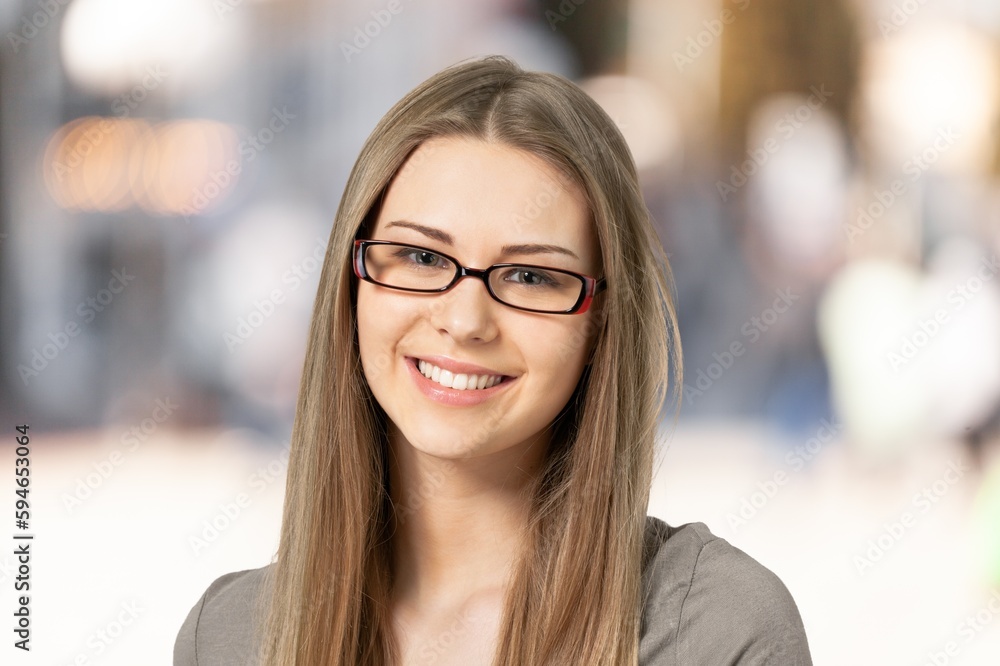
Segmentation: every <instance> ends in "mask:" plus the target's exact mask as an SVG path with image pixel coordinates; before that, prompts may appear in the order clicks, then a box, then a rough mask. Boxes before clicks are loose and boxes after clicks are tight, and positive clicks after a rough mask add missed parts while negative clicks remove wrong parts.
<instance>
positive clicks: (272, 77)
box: [0, 0, 1000, 666]
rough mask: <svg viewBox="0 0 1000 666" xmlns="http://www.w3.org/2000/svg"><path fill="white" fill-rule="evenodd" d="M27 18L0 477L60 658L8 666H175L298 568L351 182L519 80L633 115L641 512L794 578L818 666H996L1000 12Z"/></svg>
mask: <svg viewBox="0 0 1000 666" xmlns="http://www.w3.org/2000/svg"><path fill="white" fill-rule="evenodd" d="M0 28H2V30H0V36H2V39H3V44H2V45H0V123H2V124H0V200H2V205H0V306H2V309H0V366H2V369H3V372H2V377H0V426H2V429H3V435H2V436H3V438H4V440H3V441H4V442H5V447H4V448H5V449H9V451H8V453H7V454H5V455H3V456H0V475H2V477H3V479H5V480H4V481H3V482H2V483H3V487H4V488H10V489H11V490H13V488H14V485H13V483H12V481H11V480H12V479H13V478H14V474H13V471H14V457H15V454H14V452H13V451H14V446H15V441H14V438H15V436H16V434H17V433H16V432H15V427H16V426H17V425H21V424H27V425H29V428H30V429H29V435H30V437H31V451H32V453H31V473H32V477H31V478H32V486H31V488H32V494H31V501H32V529H31V531H32V532H33V533H34V534H35V535H36V537H35V541H34V542H33V549H34V550H33V560H32V567H33V568H32V576H33V580H32V602H31V603H32V613H33V620H32V621H33V642H32V652H31V653H30V655H28V654H22V653H21V651H19V650H15V649H14V648H13V647H11V646H10V644H9V643H8V645H5V646H4V647H3V648H0V650H2V652H3V655H4V656H2V657H0V661H3V662H4V663H32V664H58V665H63V664H67V665H68V664H77V665H80V664H128V665H130V666H134V665H135V664H168V663H170V655H171V650H172V646H173V640H174V637H175V635H176V632H177V629H178V628H179V627H180V624H181V622H182V621H183V619H184V617H185V616H186V614H187V612H188V610H189V609H190V608H191V606H193V605H194V603H195V602H196V601H197V599H198V597H199V595H200V594H201V593H202V591H204V589H205V587H206V586H207V585H208V584H209V583H210V582H211V581H212V580H214V579H215V578H216V577H217V576H219V575H222V574H223V573H227V572H229V571H233V570H236V569H246V568H254V567H259V566H263V565H264V564H266V563H267V562H269V561H270V558H271V556H272V555H273V554H274V552H275V549H276V547H277V538H278V527H279V524H280V509H281V502H282V499H283V489H284V475H285V467H286V461H287V446H288V437H289V434H290V427H291V420H292V417H293V413H294V404H295V397H296V391H297V382H298V377H299V374H300V371H301V366H302V361H303V354H304V343H305V337H306V330H307V326H308V323H309V315H310V312H311V308H312V301H313V298H314V296H315V292H316V287H317V282H318V275H319V267H320V263H321V259H322V256H323V253H324V251H325V246H326V241H327V238H328V235H329V231H330V224H331V222H332V219H333V216H334V213H335V211H336V207H337V204H338V202H339V200H340V196H341V193H342V190H343V185H344V183H345V180H346V177H347V174H348V172H349V170H350V168H351V166H352V164H353V162H354V160H355V158H356V157H357V153H358V151H359V149H360V147H361V144H362V142H363V141H364V139H365V138H366V136H367V135H368V133H369V132H370V131H371V130H372V128H373V127H374V125H375V123H376V122H377V121H378V119H379V118H380V117H381V116H382V115H383V114H384V113H385V112H386V111H387V110H388V109H389V107H390V106H391V105H392V104H393V103H394V102H395V101H396V100H397V99H399V98H400V97H401V96H402V95H403V94H405V93H406V92H407V91H409V90H410V89H411V88H412V87H414V86H415V85H416V84H418V83H419V82H421V81H422V80H424V79H425V78H427V77H428V76H430V75H431V74H433V73H434V72H436V71H438V70H439V69H441V68H443V67H445V66H447V65H450V64H453V63H455V62H457V61H459V60H462V59H465V58H468V57H471V56H476V55H486V54H490V53H500V54H505V55H508V56H511V57H513V58H514V59H515V60H517V61H518V62H519V63H520V64H521V65H522V66H523V67H525V68H527V69H538V70H546V71H552V72H556V73H560V74H563V75H565V76H567V77H569V78H571V79H573V80H574V81H577V82H578V83H579V84H580V85H581V86H583V87H584V88H585V89H586V90H587V91H588V92H589V93H590V94H591V95H593V96H594V97H595V99H597V100H598V102H600V103H601V104H602V106H604V108H605V109H606V110H607V111H608V113H609V114H610V115H611V117H612V118H614V119H615V121H616V122H617V123H618V125H619V127H620V128H621V130H622V132H623V133H624V134H625V136H626V138H627V139H628V141H629V143H630V145H631V147H632V150H633V152H634V156H635V159H636V162H637V164H638V166H639V168H640V170H641V174H642V180H643V187H644V190H645V194H646V198H647V202H648V204H649V207H650V210H651V212H652V213H653V217H654V219H655V222H656V225H657V230H658V232H659V234H660V237H661V240H662V241H663V245H664V247H665V248H666V251H667V252H668V253H669V256H670V260H671V263H672V267H673V271H674V276H675V280H676V287H677V303H678V312H679V318H680V327H681V335H682V342H683V345H684V377H685V379H684V384H685V386H684V400H683V407H682V410H681V415H680V418H679V420H677V421H676V422H674V420H673V417H672V416H673V412H672V411H665V417H664V425H663V437H662V442H661V444H660V449H659V451H658V458H657V461H658V468H657V469H658V474H657V477H656V481H655V484H654V487H653V490H652V497H651V502H650V508H649V512H650V513H651V514H654V515H658V516H660V517H662V518H664V519H665V520H667V521H668V522H670V523H671V524H675V525H677V524H683V523H687V522H693V521H700V522H704V523H706V524H707V525H708V526H709V527H710V529H712V531H713V532H714V533H715V534H717V535H719V536H721V537H723V538H725V539H727V540H729V541H730V542H731V543H733V544H734V545H736V546H738V547H740V548H742V549H744V550H746V551H747V552H748V553H750V554H751V555H752V556H754V557H755V558H756V559H758V560H759V561H761V562H762V563H764V564H765V565H766V566H768V567H769V568H771V569H772V570H773V571H775V572H776V573H777V574H778V575H779V576H780V577H781V578H782V580H783V581H784V582H785V583H786V585H787V586H788V587H789V589H790V590H791V592H792V594H793V596H794V597H795V599H796V601H797V603H798V605H799V608H800V611H801V613H802V616H803V620H804V622H805V625H806V630H807V634H808V636H809V640H810V644H811V647H812V651H813V656H814V660H815V663H817V664H851V665H856V664H880V665H881V664H912V665H914V666H916V665H921V666H922V665H925V664H927V665H933V666H940V665H941V664H962V665H973V664H997V663H1000V279H998V274H1000V259H998V257H1000V3H997V2H996V1H995V0H965V1H964V2H961V1H958V0H876V1H867V2H864V1H862V0H854V1H850V0H826V1H823V2H821V1H817V0H722V1H717V0H716V1H713V0H672V1H670V2H668V1H667V0H606V1H605V0H561V1H558V2H557V1H555V0H486V1H480V2H476V3H470V2H459V1H458V0H424V1H423V2H415V1H413V0H381V1H375V2H352V3H347V2H333V1H326V2H321V1H319V0H23V1H19V0H2V2H0ZM7 445H9V447H8V446H7ZM5 496H9V497H13V495H12V494H11V493H10V491H9V490H8V491H5ZM9 501H11V502H13V500H12V499H11V500H9ZM14 531H15V530H14V529H13V527H12V529H11V533H12V534H13V533H14ZM10 543H11V544H13V540H12V541H11V542H10ZM0 552H4V553H12V552H13V546H12V547H10V548H6V547H5V548H3V549H0ZM15 567H16V562H15V558H14V557H13V556H12V554H8V555H2V556H0V584H2V589H3V592H2V596H3V598H4V602H3V603H4V612H7V610H8V609H9V610H10V611H11V612H13V610H14V604H15V601H14V592H13V578H14V576H16V568H15ZM15 653H16V656H15Z"/></svg>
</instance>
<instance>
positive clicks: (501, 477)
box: [389, 426, 548, 611]
mask: <svg viewBox="0 0 1000 666" xmlns="http://www.w3.org/2000/svg"><path fill="white" fill-rule="evenodd" d="M547 439H548V438H547V434H546V437H545V439H544V440H542V439H538V440H535V441H528V442H524V443H522V444H520V445H517V446H513V447H509V448H507V449H505V450H503V451H499V452H496V453H490V454H486V455H483V456H477V457H465V458H443V457H438V456H435V455H431V454H428V453H425V452H423V451H420V450H418V449H417V448H415V447H414V446H413V445H411V444H410V443H409V442H408V441H406V439H405V438H404V437H403V436H402V434H401V433H400V432H399V431H398V430H397V429H396V428H395V427H393V426H390V438H389V443H390V462H389V473H390V486H391V494H392V500H393V504H394V505H395V506H396V515H395V531H394V533H393V537H392V538H393V566H394V571H395V584H394V590H393V596H394V598H395V599H396V600H397V602H400V603H403V604H405V605H406V606H408V607H410V608H412V609H419V610H427V611H432V610H439V609H446V608H454V607H456V606H458V605H461V604H463V603H465V602H466V601H468V600H469V599H471V598H472V597H475V596H477V595H483V594H490V595H493V594H497V593H502V591H503V590H504V589H505V588H506V584H507V582H508V579H509V574H510V568H511V565H512V564H513V563H514V561H515V560H516V559H517V557H518V556H519V554H520V552H521V547H522V545H523V543H524V533H525V528H526V526H527V524H528V519H529V515H530V503H531V495H532V491H533V489H534V486H535V482H536V481H537V478H538V474H539V473H540V470H541V464H542V461H543V458H544V454H545V451H546V449H547V446H548V441H547Z"/></svg>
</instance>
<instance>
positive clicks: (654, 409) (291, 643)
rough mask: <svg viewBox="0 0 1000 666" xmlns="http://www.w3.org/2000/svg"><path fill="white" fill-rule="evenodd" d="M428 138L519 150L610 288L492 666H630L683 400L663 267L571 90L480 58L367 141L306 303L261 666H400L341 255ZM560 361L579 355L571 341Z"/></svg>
mask: <svg viewBox="0 0 1000 666" xmlns="http://www.w3.org/2000/svg"><path fill="white" fill-rule="evenodd" d="M438 136H463V137H473V138H478V139H482V140H486V141H492V142H498V143H500V144H503V145H507V146H511V147H514V148H518V149H522V150H525V151H528V152H530V153H532V154H534V155H537V156H539V157H541V158H543V159H545V160H546V161H547V162H548V163H549V164H551V165H552V166H553V167H555V168H556V169H558V170H559V172H560V173H562V174H565V176H567V177H568V178H570V179H571V180H572V182H574V183H576V184H577V185H578V186H579V188H580V189H581V191H582V192H584V193H585V194H586V196H587V199H588V202H589V205H590V210H591V214H592V219H593V221H594V224H595V225H596V229H597V233H598V238H599V241H600V246H601V254H602V256H603V263H604V265H603V275H604V276H605V277H606V278H607V281H608V288H607V291H606V293H604V294H602V295H601V296H600V298H603V299H605V300H604V303H603V304H602V308H601V310H602V315H603V316H602V317H600V319H599V320H598V321H599V322H600V323H599V324H598V326H599V327H600V328H599V330H597V331H595V334H596V335H597V336H598V338H597V342H596V346H595V347H594V349H593V355H592V360H591V364H590V365H589V366H588V367H587V369H586V370H585V371H584V373H583V376H582V377H581V379H580V382H579V384H578V386H577V388H576V391H575V392H574V394H573V396H572V397H571V399H570V401H569V403H568V404H567V406H566V407H565V408H564V410H563V414H561V415H560V417H559V418H557V419H556V422H554V423H553V424H552V429H553V433H552V437H551V440H550V442H551V443H550V448H549V451H548V453H547V457H546V462H545V464H544V467H543V470H542V473H541V476H540V478H539V482H538V484H537V491H536V492H535V495H534V496H533V498H532V517H531V522H530V525H528V526H527V534H528V535H529V547H528V548H527V549H526V553H528V555H527V556H526V557H524V558H523V560H521V561H519V562H517V563H516V565H515V566H514V568H513V575H512V578H511V582H510V586H509V589H508V590H507V593H506V597H505V602H504V607H503V615H502V619H501V623H500V628H499V634H498V637H497V648H496V653H495V658H494V661H493V663H494V665H495V666H499V665H507V666H514V665H517V666H526V665H528V666H530V665H534V664H607V665H609V666H621V665H623V664H636V663H637V660H638V636H639V624H640V610H641V591H640V589H639V588H640V576H641V564H640V561H641V557H642V544H643V534H644V526H645V515H646V506H647V503H648V499H649V488H650V484H651V480H652V467H653V450H654V439H655V436H656V430H657V426H658V422H659V415H660V410H661V408H662V406H663V403H664V400H665V397H666V393H667V387H668V384H669V381H668V380H669V373H670V371H671V369H672V370H673V386H674V388H675V389H677V390H678V391H679V387H681V386H682V382H681V369H680V338H679V335H678V332H677V325H676V317H675V311H674V306H673V298H672V291H671V284H672V282H671V275H670V268H669V264H668V263H667V259H666V256H665V255H664V253H663V249H662V247H661V246H660V243H659V239H658V238H657V236H656V233H655V231H654V230H653V227H652V225H651V223H650V219H649V213H648V211H647V209H646V206H645V204H644V203H643V200H642V196H641V192H640V189H639V183H638V178H637V174H636V169H635V164H634V162H633V161H632V157H631V155H630V153H629V150H628V147H627V146H626V143H625V141H624V139H623V138H622V135H621V133H620V132H619V131H618V129H617V127H615V125H614V123H613V122H612V121H611V119H610V118H609V117H608V116H607V114H606V113H604V111H603V110H601V108H600V107H599V106H598V105H597V104H596V103H595V102H594V101H593V100H592V99H591V98H590V97H588V96H587V95H586V94H585V93H584V92H583V91H581V90H580V89H579V88H578V87H577V86H576V85H574V84H573V83H571V82H569V81H567V80H566V79H564V78H562V77H559V76H556V75H553V74H547V73H540V72H526V71H523V70H521V69H520V68H519V67H518V66H517V65H516V64H515V63H514V62H512V61H511V60H509V59H507V58H504V57H499V56H491V57H487V58H482V59H477V60H472V61H466V62H463V63H460V64H458V65H455V66H453V67H450V68H448V69H445V70H443V71H441V72H439V73H438V74H436V75H434V76H432V77H431V78H430V79H428V80H427V81H425V82H424V83H422V84H421V85H420V86H418V87H417V88H416V89H414V90H413V91H412V92H410V93H409V94H407V95H406V96H405V97H404V98H403V99H402V100H400V101H399V102H398V103H397V104H396V105H395V106H393V108H392V109H391V110H390V111H389V112H388V113H387V114H386V115H385V117H384V118H382V120H381V121H380V122H379V123H378V125H377V126H376V128H375V130H374V131H373V132H372V134H371V136H370V137H369V138H368V140H367V141H366V142H365V144H364V147H363V148H362V149H361V153H360V155H359V156H358V160H357V162H356V163H355V165H354V169H353V170H352V172H351V175H350V177H349V178H348V181H347V185H346V187H345V190H344V194H343V198H342V199H341V201H340V206H339V209H338V211H337V216H336V219H335V221H334V224H333V230H332V232H331V234H330V242H329V244H328V246H327V251H326V258H325V260H324V262H323V269H322V274H321V277H320V286H319V291H318V293H317V296H316V304H315V309H314V311H313V316H312V323H311V328H310V331H309V340H308V346H307V350H306V360H305V366H304V369H303V373H302V380H301V386H300V389H299V397H298V403H297V406H296V416H295V424H294V427H293V431H292V440H291V450H290V456H289V462H288V481H287V490H286V495H285V504H284V513H283V521H282V529H281V541H280V545H279V547H278V553H277V559H276V562H275V563H274V564H273V565H272V566H271V567H270V569H269V577H268V585H267V586H265V591H266V592H267V596H265V597H262V599H261V606H262V608H264V610H265V611H266V618H262V620H263V625H262V629H263V640H262V643H261V653H260V654H261V658H262V663H263V664H266V665H267V666H292V665H295V666H321V665H322V666H326V665H328V664H340V665H345V666H346V665H352V666H353V665H355V664H365V665H375V666H382V665H384V666H389V665H390V664H395V663H397V661H398V652H397V648H396V646H395V644H394V641H393V634H392V618H391V617H390V614H389V612H388V608H389V601H390V598H391V592H392V580H393V572H392V567H391V562H392V557H391V547H392V545H391V543H392V539H391V535H390V534H389V527H390V524H391V519H392V516H393V511H394V507H393V504H392V501H391V499H390V495H389V490H388V478H389V477H388V472H387V454H388V450H387V447H388V439H387V423H386V416H385V413H384V412H383V411H382V409H381V408H380V406H379V405H378V403H377V402H376V401H375V399H374V397H373V395H372V393H371V390H370V389H369V387H368V384H367V382H366V380H365V376H364V373H363V371H362V367H361V362H360V358H359V353H358V341H357V327H356V318H355V302H356V301H355V298H356V288H357V284H356V278H355V277H354V275H353V272H352V270H351V265H350V252H351V245H352V241H353V240H354V238H355V237H356V235H357V234H358V233H359V232H360V231H363V230H364V229H365V227H366V226H368V225H370V224H371V222H372V220H373V217H374V212H375V211H376V210H377V206H378V202H379V200H380V197H381V196H382V194H383V193H384V192H385V190H386V189H387V187H388V185H389V184H390V182H391V181H392V179H393V178H394V177H395V176H396V174H397V172H398V171H399V169H400V167H401V165H403V163H404V162H405V161H406V159H407V157H408V156H409V155H410V154H411V153H412V152H413V151H414V150H415V149H416V148H417V147H418V146H419V145H420V144H421V143H423V142H424V141H426V140H428V139H430V138H432V137H438ZM567 344H576V343H575V342H573V341H567Z"/></svg>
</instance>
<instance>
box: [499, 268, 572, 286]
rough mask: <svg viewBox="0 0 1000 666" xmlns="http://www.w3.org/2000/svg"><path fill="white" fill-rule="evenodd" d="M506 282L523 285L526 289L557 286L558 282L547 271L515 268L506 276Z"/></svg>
mask: <svg viewBox="0 0 1000 666" xmlns="http://www.w3.org/2000/svg"><path fill="white" fill-rule="evenodd" d="M503 279H504V282H512V283H514V284H518V285H523V286H525V287H550V286H554V285H557V284H558V283H559V281H558V280H556V279H554V277H553V276H552V275H551V274H549V273H547V272H546V271H541V270H538V269H537V268H526V267H514V268H511V269H510V270H509V271H508V272H507V273H506V274H505V275H504V278H503Z"/></svg>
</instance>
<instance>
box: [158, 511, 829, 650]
mask: <svg viewBox="0 0 1000 666" xmlns="http://www.w3.org/2000/svg"><path fill="white" fill-rule="evenodd" d="M268 566H271V565H268ZM267 569H268V567H262V568H260V569H250V570H248V571H237V572H234V573H229V574H226V575H224V576H222V577H220V578H218V579H216V580H215V582H213V583H212V584H211V585H209V587H208V589H207V590H205V593H204V594H203V595H202V596H201V599H199V600H198V603H196V604H195V605H194V608H192V609H191V612H190V613H188V616H187V619H186V620H184V624H183V625H182V626H181V628H180V632H179V633H178V634H177V641H176V643H175V644H174V666H247V665H248V664H253V663H254V661H253V660H252V659H251V655H252V654H253V652H254V651H255V647H256V646H255V638H256V636H257V632H256V627H255V626H252V624H253V622H252V618H251V610H252V604H253V601H254V599H255V598H256V594H257V593H258V591H259V590H260V586H261V584H262V582H263V580H264V574H265V573H266V571H267ZM642 582H643V589H644V590H646V591H647V592H646V597H645V601H644V603H643V613H642V625H641V628H640V634H639V635H640V638H639V665H640V666H691V665H692V664H711V665H712V666H716V665H718V666H726V665H729V664H738V665H739V666H756V665H757V664H780V665H781V666H812V658H811V657H810V655H809V644H808V642H807V641H806V634H805V629H804V628H803V626H802V618H801V617H800V616H799V610H798V608H797V607H796V605H795V601H794V600H793V599H792V596H791V594H789V592H788V589H787V588H786V587H785V585H784V583H782V582H781V579H779V578H778V577H777V576H776V575H775V574H774V573H772V572H771V571H770V570H769V569H767V568H766V567H764V566H763V565H762V564H760V563H759V562H757V561H756V560H754V559H753V558H752V557H750V556H749V555H747V554H746V553H744V552H743V551H742V550H740V549H739V548H736V547H735V546H733V545H732V544H730V543H729V542H728V541H726V540H725V539H722V538H719V537H717V536H715V535H714V534H712V533H711V532H710V531H709V529H708V527H706V526H705V524H704V523H688V524H686V525H681V526H680V527H671V526H670V525H667V524H666V523H664V522H663V521H662V520H660V519H659V518H655V517H653V516H648V517H647V518H646V551H645V557H644V559H643V569H642Z"/></svg>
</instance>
